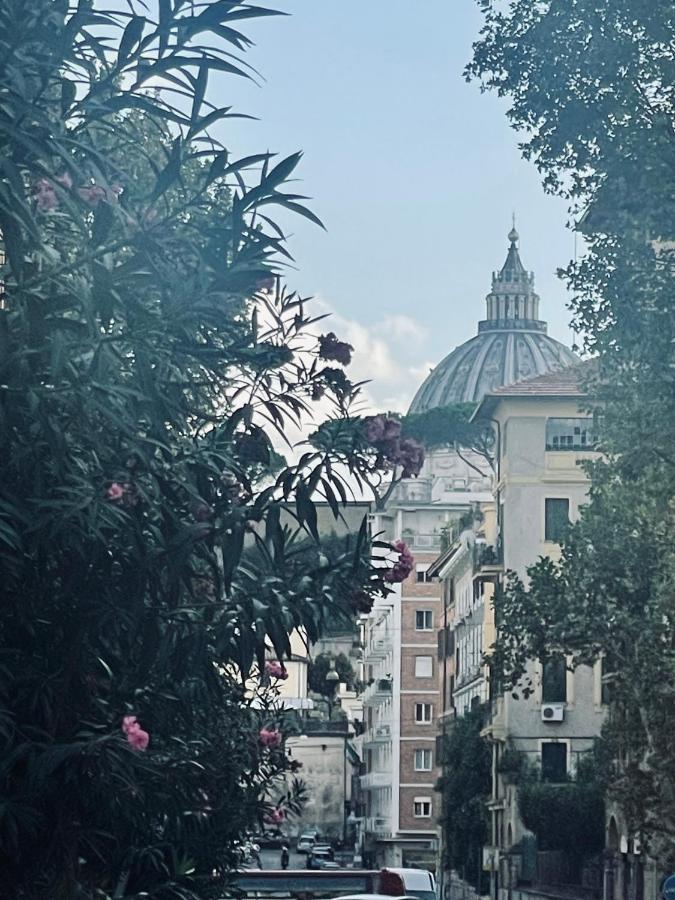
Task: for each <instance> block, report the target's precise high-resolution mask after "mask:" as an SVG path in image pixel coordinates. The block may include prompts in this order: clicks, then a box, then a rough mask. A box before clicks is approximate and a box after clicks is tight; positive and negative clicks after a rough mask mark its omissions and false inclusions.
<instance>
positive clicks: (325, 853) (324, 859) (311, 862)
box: [305, 844, 339, 869]
mask: <svg viewBox="0 0 675 900" xmlns="http://www.w3.org/2000/svg"><path fill="white" fill-rule="evenodd" d="M334 860H335V853H334V852H333V848H332V847H330V846H329V845H328V844H315V845H314V846H313V847H312V849H311V850H310V851H309V853H308V854H307V862H306V864H305V868H306V869H322V868H324V867H323V865H322V863H328V862H331V863H332V862H333V861H334ZM326 868H334V867H333V866H327V867H326ZM337 868H339V866H337Z"/></svg>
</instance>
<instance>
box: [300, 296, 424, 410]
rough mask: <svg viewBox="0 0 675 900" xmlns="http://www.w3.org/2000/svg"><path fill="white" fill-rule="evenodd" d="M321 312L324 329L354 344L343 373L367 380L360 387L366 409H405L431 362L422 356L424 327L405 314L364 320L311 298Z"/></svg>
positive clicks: (353, 377)
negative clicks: (367, 321)
mask: <svg viewBox="0 0 675 900" xmlns="http://www.w3.org/2000/svg"><path fill="white" fill-rule="evenodd" d="M314 302H315V303H316V305H317V307H319V308H320V309H321V312H325V313H329V314H330V318H327V319H323V320H322V322H321V327H322V329H323V331H324V332H326V331H334V332H335V333H336V334H337V336H338V337H339V338H340V340H343V341H347V343H349V344H351V345H352V346H353V347H354V354H353V357H352V363H351V365H350V366H349V367H348V369H347V374H348V375H349V377H350V379H351V380H352V381H368V382H369V384H367V385H365V386H364V388H363V400H364V405H365V406H366V407H367V411H368V412H382V411H392V412H405V411H406V410H407V408H408V406H409V405H410V401H411V400H412V398H413V396H414V394H415V392H416V390H417V388H418V387H419V386H420V384H421V383H422V381H424V379H425V378H426V377H427V375H428V374H429V370H430V369H431V368H432V367H433V363H431V362H429V361H427V360H426V358H425V354H424V350H425V342H426V338H427V336H428V332H427V330H426V329H425V328H424V327H423V326H422V325H420V324H419V323H418V322H416V321H415V320H414V319H412V318H410V317H409V316H404V315H395V316H385V318H384V319H383V320H382V321H381V322H375V323H372V324H368V325H366V324H364V323H363V322H359V321H357V320H356V319H350V318H347V317H346V316H343V315H341V314H340V313H336V312H335V311H334V310H333V309H332V308H331V305H330V303H329V302H328V301H326V300H324V299H320V300H316V301H314Z"/></svg>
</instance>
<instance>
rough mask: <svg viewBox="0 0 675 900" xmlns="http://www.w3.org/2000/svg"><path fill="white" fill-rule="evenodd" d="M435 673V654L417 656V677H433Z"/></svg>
mask: <svg viewBox="0 0 675 900" xmlns="http://www.w3.org/2000/svg"><path fill="white" fill-rule="evenodd" d="M433 674H434V658H433V656H416V657H415V678H432V677H433Z"/></svg>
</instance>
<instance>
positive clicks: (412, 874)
mask: <svg viewBox="0 0 675 900" xmlns="http://www.w3.org/2000/svg"><path fill="white" fill-rule="evenodd" d="M385 872H393V873H394V874H395V875H398V876H399V878H400V879H401V881H402V882H403V888H404V890H405V893H406V896H412V897H416V898H417V900H436V879H435V878H434V876H433V875H432V874H431V872H428V871H427V870H426V869H394V868H390V867H389V866H387V867H386V868H384V869H383V870H382V873H381V874H384V873H385Z"/></svg>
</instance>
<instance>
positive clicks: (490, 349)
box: [410, 228, 578, 413]
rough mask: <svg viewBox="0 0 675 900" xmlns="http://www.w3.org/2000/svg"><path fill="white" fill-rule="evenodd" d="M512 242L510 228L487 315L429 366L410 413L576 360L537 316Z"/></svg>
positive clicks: (529, 281) (477, 395)
mask: <svg viewBox="0 0 675 900" xmlns="http://www.w3.org/2000/svg"><path fill="white" fill-rule="evenodd" d="M518 240H519V235H518V232H517V231H516V230H515V228H513V229H512V230H511V231H510V232H509V241H510V247H509V251H508V254H507V256H506V262H505V263H504V265H503V267H502V268H501V270H500V271H499V272H494V273H493V275H492V290H491V292H490V293H489V294H488V295H487V298H486V299H487V318H486V319H483V320H482V321H481V322H479V323H478V334H477V335H476V336H475V337H473V338H471V340H468V341H466V342H465V343H464V344H461V345H460V346H459V347H456V348H455V349H454V350H453V351H452V353H450V354H449V355H448V356H446V357H445V359H444V360H443V361H442V362H440V363H439V364H438V365H437V366H436V368H435V369H433V371H432V372H431V374H430V375H429V377H428V378H427V379H426V381H425V382H424V383H423V384H422V386H421V387H420V389H419V390H418V391H417V394H416V395H415V398H414V399H413V402H412V405H411V407H410V412H413V413H419V412H425V411H426V410H428V409H432V408H434V407H436V406H446V405H447V404H449V403H461V402H467V403H472V402H478V400H480V399H481V397H482V396H483V395H484V394H486V393H487V392H488V391H491V390H493V389H494V388H496V387H500V386H502V385H506V384H513V383H514V382H516V381H522V380H523V379H524V378H530V377H534V376H535V375H544V374H545V373H546V372H554V371H557V370H558V369H563V368H565V367H566V366H569V365H572V364H573V363H575V362H578V358H577V357H576V356H575V354H574V353H572V351H571V350H568V348H567V347H565V345H564V344H561V343H560V342H559V341H556V340H554V339H553V338H552V337H549V335H548V334H547V324H546V322H543V321H542V320H541V319H540V318H539V295H538V294H536V293H535V290H534V274H533V273H532V272H528V271H527V270H526V269H525V267H524V266H523V264H522V262H521V259H520V254H519V252H518Z"/></svg>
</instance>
